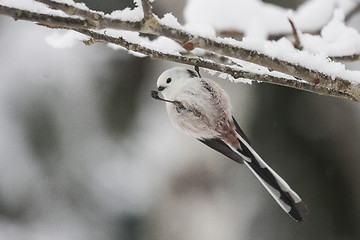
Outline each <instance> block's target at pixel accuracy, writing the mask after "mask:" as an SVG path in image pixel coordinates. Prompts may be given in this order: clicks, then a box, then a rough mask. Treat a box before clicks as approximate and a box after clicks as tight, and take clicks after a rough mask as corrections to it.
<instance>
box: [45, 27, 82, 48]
mask: <svg viewBox="0 0 360 240" xmlns="http://www.w3.org/2000/svg"><path fill="white" fill-rule="evenodd" d="M87 39H89V37H86V36H85V35H83V34H80V33H77V32H74V31H66V32H65V33H61V32H57V31H56V32H53V33H52V34H51V35H49V36H47V37H45V42H46V43H47V44H49V45H50V46H52V47H54V48H59V49H62V48H70V47H73V46H74V45H75V44H77V43H79V42H80V41H82V40H87Z"/></svg>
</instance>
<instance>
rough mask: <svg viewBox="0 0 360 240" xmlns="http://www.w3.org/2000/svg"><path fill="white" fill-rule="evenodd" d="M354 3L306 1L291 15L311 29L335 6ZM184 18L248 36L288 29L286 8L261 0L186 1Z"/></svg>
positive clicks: (301, 26) (299, 25)
mask: <svg viewBox="0 0 360 240" xmlns="http://www.w3.org/2000/svg"><path fill="white" fill-rule="evenodd" d="M354 4H356V3H355V2H354V1H351V0H310V1H307V2H306V3H304V4H303V5H301V6H300V7H299V8H298V9H297V10H294V11H292V13H291V17H292V20H293V21H294V22H295V23H296V26H297V28H298V29H300V30H302V31H315V30H319V29H320V28H321V27H322V26H324V25H325V24H327V22H328V21H329V20H330V18H331V16H332V14H333V10H334V9H335V7H339V8H342V9H344V11H345V12H348V11H349V10H350V9H351V7H352V6H354ZM319 9H321V11H319ZM214 16H216V17H214ZM184 17H185V21H186V23H187V24H199V25H203V26H208V25H210V26H212V27H213V28H215V29H216V30H217V31H221V30H228V31H240V32H244V33H245V34H246V36H252V37H261V38H266V37H267V36H268V35H269V34H283V33H290V32H291V26H290V24H289V22H288V17H289V10H288V9H284V8H281V7H278V6H276V5H273V4H268V3H264V2H262V1H261V0H237V1H234V0H223V1H221V2H219V1H217V0H188V1H187V5H186V7H185V10H184Z"/></svg>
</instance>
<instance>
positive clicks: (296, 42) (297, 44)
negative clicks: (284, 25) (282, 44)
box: [288, 18, 303, 50]
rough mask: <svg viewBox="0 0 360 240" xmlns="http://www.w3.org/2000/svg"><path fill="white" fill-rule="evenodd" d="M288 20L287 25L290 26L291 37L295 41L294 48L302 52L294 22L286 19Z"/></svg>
mask: <svg viewBox="0 0 360 240" xmlns="http://www.w3.org/2000/svg"><path fill="white" fill-rule="evenodd" d="M288 20H289V23H290V25H291V29H292V33H293V36H294V39H295V42H294V47H295V48H296V49H299V50H302V49H303V47H302V45H301V42H300V38H299V34H298V31H297V28H296V26H295V24H294V22H293V21H292V20H291V18H288Z"/></svg>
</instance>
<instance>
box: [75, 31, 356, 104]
mask: <svg viewBox="0 0 360 240" xmlns="http://www.w3.org/2000/svg"><path fill="white" fill-rule="evenodd" d="M74 30H75V31H77V32H79V33H82V34H85V35H87V36H89V37H91V38H92V39H95V40H96V41H100V42H108V43H113V44H116V45H118V46H121V47H124V48H126V49H127V50H131V51H134V52H138V53H141V54H144V55H146V56H148V57H150V58H154V59H161V60H167V61H171V62H177V63H182V64H188V65H193V66H199V67H202V68H206V69H211V70H215V71H218V72H223V73H227V74H229V75H231V76H232V77H234V78H235V79H238V78H244V79H251V80H254V81H259V82H266V83H271V84H277V85H281V86H286V87H289V86H290V87H292V88H296V89H299V90H304V91H308V92H313V93H317V94H320V95H328V96H333V97H341V98H347V99H350V100H354V101H357V99H356V98H355V97H354V96H352V95H350V94H347V93H344V92H340V91H336V90H332V89H328V88H325V87H322V86H321V85H316V84H311V83H308V82H304V81H298V80H296V79H290V78H283V77H277V76H273V75H269V74H258V73H252V72H248V71H243V70H240V69H239V66H228V65H225V64H219V63H216V62H214V61H210V60H206V59H203V58H201V57H189V56H182V55H175V54H169V53H163V52H160V51H156V50H153V49H150V48H146V47H144V46H141V45H139V44H136V43H131V42H129V41H127V40H125V39H124V38H122V37H119V38H115V37H111V36H107V35H105V34H101V33H97V32H94V31H91V30H87V29H74Z"/></svg>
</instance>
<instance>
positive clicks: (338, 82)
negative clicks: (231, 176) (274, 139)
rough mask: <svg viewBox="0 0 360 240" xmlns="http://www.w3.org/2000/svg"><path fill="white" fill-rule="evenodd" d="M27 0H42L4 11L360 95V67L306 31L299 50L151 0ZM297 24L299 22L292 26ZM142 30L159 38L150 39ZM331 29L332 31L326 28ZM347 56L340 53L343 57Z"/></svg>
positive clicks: (2, 0)
mask: <svg viewBox="0 0 360 240" xmlns="http://www.w3.org/2000/svg"><path fill="white" fill-rule="evenodd" d="M25 2H26V1H25ZM27 2H35V3H37V4H39V5H38V6H37V7H36V8H34V7H32V6H33V5H32V4H23V5H22V4H19V2H17V3H14V1H11V0H0V14H3V15H7V16H11V17H13V18H14V19H16V20H18V19H19V20H27V21H33V22H36V23H38V24H40V25H43V26H47V27H51V28H63V29H68V30H74V31H76V32H79V33H81V34H84V35H86V36H88V37H90V40H88V41H85V43H87V44H90V43H93V42H105V43H109V44H111V45H112V46H114V45H116V46H118V47H121V48H124V49H126V50H128V51H129V52H131V53H137V54H138V55H139V54H141V55H142V56H143V55H145V56H148V57H150V58H156V59H161V60H168V61H173V62H179V63H184V64H189V65H194V66H199V67H203V68H206V69H210V70H215V71H218V72H221V73H225V74H228V75H230V76H231V77H230V79H231V80H234V81H239V79H250V80H254V81H259V82H267V83H272V84H277V85H282V86H286V87H291V88H296V89H300V90H304V91H309V92H313V93H317V94H322V95H328V96H334V97H341V98H346V99H350V100H354V101H360V72H359V71H350V70H346V69H345V67H344V65H342V64H341V63H338V62H333V61H331V60H330V58H329V57H326V56H324V54H314V53H312V52H311V51H310V50H308V49H311V43H314V42H315V40H309V39H310V37H309V36H307V35H305V34H302V33H301V32H300V33H299V38H300V40H301V44H302V45H303V46H304V50H305V51H299V50H298V49H296V48H295V47H294V46H293V45H292V44H291V42H290V41H289V40H287V39H285V38H283V39H281V40H279V41H276V42H270V41H265V40H261V39H259V38H244V39H243V40H242V41H237V40H234V39H229V38H220V37H217V36H215V34H213V33H212V32H211V31H207V32H202V31H201V30H199V29H197V30H198V31H196V30H194V29H190V28H187V27H186V26H182V25H180V24H179V23H178V22H177V20H176V18H175V17H174V16H172V15H171V14H166V15H165V16H164V17H163V18H159V17H157V16H156V15H155V14H153V12H152V4H151V1H149V0H141V1H140V0H136V1H135V4H136V7H135V8H134V9H129V8H127V9H124V10H122V11H114V12H113V13H111V14H104V13H102V12H99V11H94V10H91V9H89V8H87V7H86V6H85V5H84V4H79V3H74V2H73V1H72V0H66V3H65V0H63V1H60V0H57V1H53V0H33V1H30V0H28V1H27ZM338 15H340V14H338ZM339 19H341V17H337V18H336V19H335V20H336V21H337V23H336V21H335V23H334V24H333V26H332V27H334V26H335V27H336V29H339V28H341V27H343V28H345V26H342V25H341V24H340V21H339ZM286 20H287V18H286ZM339 24H340V25H341V26H340V27H339ZM295 25H296V22H294V23H293V28H294V26H295ZM329 25H330V24H329ZM330 28H331V26H329V29H330ZM202 29H203V28H202ZM289 29H291V26H290V24H289ZM345 30H347V32H348V34H349V36H355V35H358V37H359V36H360V35H359V34H358V33H357V32H356V33H354V30H353V29H352V31H350V30H348V29H345ZM214 32H215V31H214ZM328 32H331V31H330V30H328ZM140 33H142V34H150V35H156V36H158V38H156V39H155V40H149V39H148V38H146V37H143V36H141V35H140ZM326 34H327V35H331V34H330V33H326V32H324V35H326ZM304 36H305V37H304ZM328 37H329V36H328ZM330 37H331V36H330ZM332 37H333V36H332ZM318 40H319V39H318ZM323 40H324V39H323V38H321V39H320V40H319V41H320V42H321V41H323ZM357 51H358V52H357ZM359 53H360V46H359V47H357V46H355V47H354V52H353V53H352V54H348V53H346V56H355V57H356V56H358V55H359ZM328 56H329V55H328ZM344 56H345V55H344ZM342 57H343V56H341V55H337V58H338V59H341V58H342ZM355 57H354V58H355ZM333 59H335V58H333Z"/></svg>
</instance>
